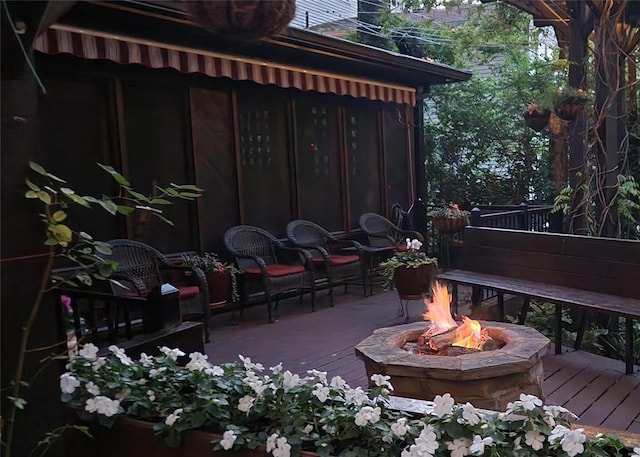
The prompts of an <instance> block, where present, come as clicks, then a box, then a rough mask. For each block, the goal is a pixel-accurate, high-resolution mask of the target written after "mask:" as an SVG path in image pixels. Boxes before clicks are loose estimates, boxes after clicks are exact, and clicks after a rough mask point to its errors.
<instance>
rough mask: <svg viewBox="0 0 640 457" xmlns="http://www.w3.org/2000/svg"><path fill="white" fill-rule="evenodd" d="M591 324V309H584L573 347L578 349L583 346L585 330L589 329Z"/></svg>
mask: <svg viewBox="0 0 640 457" xmlns="http://www.w3.org/2000/svg"><path fill="white" fill-rule="evenodd" d="M588 326H589V311H582V314H581V315H580V324H579V325H578V332H577V333H576V342H575V344H574V345H573V348H574V349H575V350H576V351H577V350H579V349H580V348H581V347H582V339H583V338H584V332H586V331H587V327H588Z"/></svg>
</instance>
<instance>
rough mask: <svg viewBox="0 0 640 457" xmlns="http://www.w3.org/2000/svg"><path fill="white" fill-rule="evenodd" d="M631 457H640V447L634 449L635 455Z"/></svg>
mask: <svg viewBox="0 0 640 457" xmlns="http://www.w3.org/2000/svg"><path fill="white" fill-rule="evenodd" d="M631 457H640V447H634V448H633V454H631Z"/></svg>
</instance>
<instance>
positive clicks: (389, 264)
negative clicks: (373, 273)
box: [378, 239, 438, 289]
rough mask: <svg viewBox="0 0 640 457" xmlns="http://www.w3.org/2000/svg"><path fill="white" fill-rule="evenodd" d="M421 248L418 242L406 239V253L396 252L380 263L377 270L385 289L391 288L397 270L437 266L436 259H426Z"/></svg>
mask: <svg viewBox="0 0 640 457" xmlns="http://www.w3.org/2000/svg"><path fill="white" fill-rule="evenodd" d="M421 247H422V243H420V242H419V241H418V240H409V239H407V248H408V249H407V250H406V251H396V252H395V254H394V255H393V256H392V257H390V258H389V259H387V260H385V261H383V262H380V264H379V265H378V270H379V271H380V274H381V275H382V276H384V278H385V283H384V287H385V289H389V288H391V285H392V284H393V278H394V276H395V273H396V270H397V269H398V268H418V267H420V266H422V265H435V266H436V267H437V266H438V259H437V258H435V257H428V256H427V254H426V253H425V252H424V251H421V250H420V248H421Z"/></svg>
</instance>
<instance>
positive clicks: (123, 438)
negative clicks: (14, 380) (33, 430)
mask: <svg viewBox="0 0 640 457" xmlns="http://www.w3.org/2000/svg"><path fill="white" fill-rule="evenodd" d="M90 428H91V434H92V435H93V436H94V439H91V438H87V437H84V436H80V434H79V433H76V434H73V435H75V436H74V437H73V439H69V442H68V443H67V444H68V446H67V447H68V450H67V454H66V455H67V456H68V457H81V456H82V457H84V456H87V455H91V456H92V457H142V456H153V457H204V456H215V457H223V456H232V455H233V456H236V457H267V456H270V455H271V454H268V453H267V451H266V448H265V446H260V447H258V448H257V449H249V448H241V449H239V450H238V451H235V452H227V451H214V450H213V444H211V441H212V440H213V439H218V438H219V436H218V435H216V434H213V433H209V432H204V431H200V430H189V431H187V432H185V433H184V434H183V440H182V444H181V445H180V446H179V447H177V448H171V447H168V446H166V445H165V444H164V442H163V440H162V438H161V437H158V436H156V435H155V433H154V431H153V424H152V423H151V422H145V421H141V420H138V419H132V418H129V417H121V418H120V419H118V420H117V421H116V423H115V425H114V426H113V428H111V429H108V428H106V427H103V426H101V425H98V424H95V423H92V424H91V425H90ZM69 435H72V434H69ZM301 455H302V456H304V457H314V456H317V455H318V454H316V453H313V452H302V453H301Z"/></svg>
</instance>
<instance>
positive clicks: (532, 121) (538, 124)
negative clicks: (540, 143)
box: [524, 104, 551, 132]
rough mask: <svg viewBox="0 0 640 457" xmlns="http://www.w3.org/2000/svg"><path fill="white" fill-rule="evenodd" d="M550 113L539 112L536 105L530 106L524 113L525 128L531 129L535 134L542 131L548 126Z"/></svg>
mask: <svg viewBox="0 0 640 457" xmlns="http://www.w3.org/2000/svg"><path fill="white" fill-rule="evenodd" d="M550 116H551V112H550V111H548V110H542V111H541V110H540V109H539V108H538V105H535V104H532V105H529V106H528V108H527V112H526V113H524V123H525V124H526V125H527V127H529V128H532V129H533V130H535V131H536V132H540V131H542V130H543V129H544V128H545V127H546V126H547V125H548V124H549V117H550Z"/></svg>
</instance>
